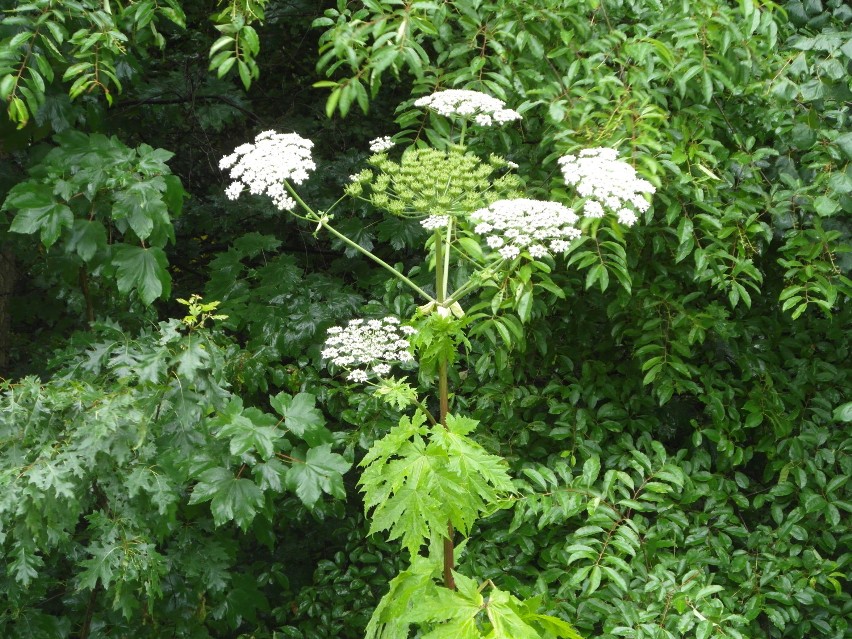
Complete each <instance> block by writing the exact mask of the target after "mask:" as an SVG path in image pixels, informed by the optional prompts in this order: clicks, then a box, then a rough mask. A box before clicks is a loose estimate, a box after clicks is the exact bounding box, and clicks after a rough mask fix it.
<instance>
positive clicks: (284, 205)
mask: <svg viewBox="0 0 852 639" xmlns="http://www.w3.org/2000/svg"><path fill="white" fill-rule="evenodd" d="M313 145H314V143H313V142H311V141H310V140H306V139H305V138H303V137H301V136H300V135H297V134H296V133H276V132H275V131H264V132H263V133H260V134H258V136H257V137H256V138H255V139H254V144H251V143H247V144H241V145H240V146H238V147H237V148H236V149H234V152H233V153H232V154H231V155H226V156H225V157H223V158H222V159H221V160H220V161H219V168H220V169H223V170H224V169H228V173H229V175H230V176H231V179H232V180H233V182H231V184H230V185H229V186H228V188H227V189H225V195H226V196H227V197H228V198H229V199H231V200H235V199H237V198H238V197H239V196H240V193H242V191H243V189H248V191H249V193H252V194H254V195H260V194H266V195H268V196H269V197H271V198H272V201H273V202H274V203H275V206H276V207H278V208H279V209H280V210H282V211H285V210H286V211H290V210H292V209H293V208H295V206H296V202H295V201H294V200H293V198H291V197H290V195H289V194H288V193H287V190H286V188H285V187H284V181H285V180H290V181H291V182H295V183H296V184H301V183H302V182H304V181H305V180H306V179H308V174H309V173H310V172H311V171H313V170H314V169H315V168H316V165H315V164H314V162H313V160H312V159H311V147H312V146H313Z"/></svg>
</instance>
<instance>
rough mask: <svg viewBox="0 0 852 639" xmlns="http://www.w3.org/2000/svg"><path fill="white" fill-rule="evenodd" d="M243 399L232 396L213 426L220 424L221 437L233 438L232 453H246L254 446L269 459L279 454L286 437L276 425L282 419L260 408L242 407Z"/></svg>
mask: <svg viewBox="0 0 852 639" xmlns="http://www.w3.org/2000/svg"><path fill="white" fill-rule="evenodd" d="M242 404H243V403H242V400H240V399H239V398H234V399H232V400H231V401H230V402H229V403H228V406H227V408H226V409H225V410H224V411H223V412H221V413H220V414H218V415H217V416H216V417H215V419H213V420H211V422H210V423H211V426H214V427H218V428H219V430H218V431H216V437H217V438H218V439H223V438H229V439H230V449H231V454H232V455H242V454H244V453H247V452H249V451H251V450H254V451H256V452H257V453H258V455H260V457H261V458H262V459H263V460H264V461H266V460H268V459H269V458H271V457H272V456H273V455H274V454H275V449H276V446H277V445H278V443H279V442H280V440H281V439H282V433H281V431H280V430H279V429H278V428H276V424H277V423H278V420H277V419H275V417H273V416H272V415H268V414H266V413H264V412H262V411H260V410H258V409H257V408H246V409H244V410H243V408H242Z"/></svg>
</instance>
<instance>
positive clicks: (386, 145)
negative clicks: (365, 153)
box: [370, 135, 395, 153]
mask: <svg viewBox="0 0 852 639" xmlns="http://www.w3.org/2000/svg"><path fill="white" fill-rule="evenodd" d="M394 144H395V143H394V141H393V140H391V138H390V136H389V135H386V136H384V137H381V138H376V139H375V140H370V151H372V152H373V153H384V152H385V151H387V150H389V149H392V148H393V146H394Z"/></svg>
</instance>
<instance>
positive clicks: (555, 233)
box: [471, 198, 580, 259]
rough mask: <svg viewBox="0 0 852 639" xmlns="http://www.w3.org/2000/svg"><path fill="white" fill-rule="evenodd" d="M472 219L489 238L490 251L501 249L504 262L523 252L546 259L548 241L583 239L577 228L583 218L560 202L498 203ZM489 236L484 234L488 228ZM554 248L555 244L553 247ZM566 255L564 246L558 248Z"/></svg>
mask: <svg viewBox="0 0 852 639" xmlns="http://www.w3.org/2000/svg"><path fill="white" fill-rule="evenodd" d="M471 217H472V218H473V219H474V220H475V221H476V222H477V225H476V226H475V227H474V232H475V233H477V234H480V235H485V243H486V244H487V245H488V247H489V248H491V249H494V250H497V251H498V252H499V253H500V255H501V256H502V257H503V258H504V259H514V258H515V257H517V256H518V255H520V253H521V250H526V251H527V254H528V255H530V256H532V257H534V258H536V257H544V256H545V255H547V253H548V251H547V248H546V247H545V243H547V242H548V241H550V242H554V241H560V242H564V243H565V248H567V246H568V244H569V243H568V242H565V241H564V238H571V239H573V238H575V237H579V235H580V230H579V229H578V228H576V227H575V226H574V224H576V223H577V221H578V220H579V218H578V217H577V215H576V214H575V213H574V211H573V210H571V209H569V208H567V207H565V206H563V205H562V204H559V203H558V202H547V201H541V200H529V199H523V198H521V199H516V200H498V201H497V202H494V203H493V204H491V206H489V207H488V208H485V209H480V210H478V211H476V212H474V213H473V214H471ZM486 228H487V229H488V231H486V233H489V234H488V235H486V233H480V231H483V230H485V229H486ZM551 246H552V245H551ZM556 246H557V247H558V248H559V250H558V251H557V252H562V251H564V250H565V248H563V246H562V244H561V243H560V244H557V245H556Z"/></svg>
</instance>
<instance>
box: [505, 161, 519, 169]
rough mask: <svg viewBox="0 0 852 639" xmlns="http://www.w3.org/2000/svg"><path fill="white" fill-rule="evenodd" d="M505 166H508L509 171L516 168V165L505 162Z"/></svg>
mask: <svg viewBox="0 0 852 639" xmlns="http://www.w3.org/2000/svg"><path fill="white" fill-rule="evenodd" d="M506 166H508V167H509V168H510V169H517V168H518V165H517V164H516V163H515V162H506Z"/></svg>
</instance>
